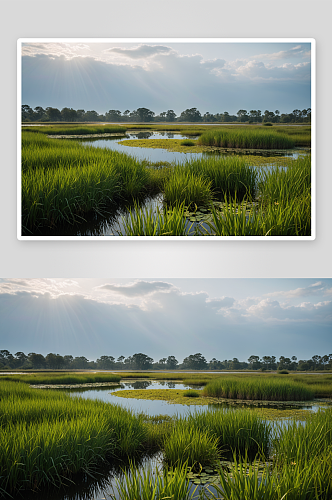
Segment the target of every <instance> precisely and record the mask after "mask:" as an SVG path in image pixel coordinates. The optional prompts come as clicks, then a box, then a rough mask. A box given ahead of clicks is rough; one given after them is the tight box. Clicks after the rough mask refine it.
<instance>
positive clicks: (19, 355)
mask: <svg viewBox="0 0 332 500" xmlns="http://www.w3.org/2000/svg"><path fill="white" fill-rule="evenodd" d="M14 356H15V359H14V365H15V368H20V367H21V366H23V365H24V364H25V363H26V362H27V361H28V356H27V355H26V354H24V352H21V351H18V352H16V353H15V355H14Z"/></svg>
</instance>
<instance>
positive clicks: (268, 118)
mask: <svg viewBox="0 0 332 500" xmlns="http://www.w3.org/2000/svg"><path fill="white" fill-rule="evenodd" d="M263 122H275V114H274V113H273V111H268V110H267V109H266V110H265V111H264V117H263Z"/></svg>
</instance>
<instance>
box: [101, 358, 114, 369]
mask: <svg viewBox="0 0 332 500" xmlns="http://www.w3.org/2000/svg"><path fill="white" fill-rule="evenodd" d="M114 362H115V358H114V357H113V356H100V358H99V359H97V366H98V368H100V369H102V370H111V369H112V368H114Z"/></svg>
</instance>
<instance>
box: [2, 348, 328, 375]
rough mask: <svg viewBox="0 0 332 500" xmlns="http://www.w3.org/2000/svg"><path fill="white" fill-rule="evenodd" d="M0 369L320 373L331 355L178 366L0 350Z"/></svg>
mask: <svg viewBox="0 0 332 500" xmlns="http://www.w3.org/2000/svg"><path fill="white" fill-rule="evenodd" d="M0 369H1V370H10V369H22V370H23V369H24V370H29V369H37V370H38V369H51V370H59V369H70V370H74V369H79V370H81V369H99V370H176V369H180V370H260V371H266V370H290V371H297V370H298V371H317V370H318V371H321V370H332V354H326V355H324V356H318V355H315V356H312V358H311V359H309V360H302V359H301V360H299V361H298V360H297V357H296V356H292V357H291V358H287V357H285V356H280V357H279V359H278V360H277V359H276V357H275V356H263V357H262V358H260V357H259V356H255V355H252V356H250V357H249V358H248V360H247V361H239V360H238V358H233V359H231V360H227V359H225V360H223V361H218V360H217V359H216V358H212V359H211V360H210V361H207V360H206V358H205V357H204V356H203V355H202V354H201V353H196V354H190V355H189V356H187V357H186V358H184V360H183V361H182V363H179V362H178V360H177V359H176V358H175V356H168V357H167V358H166V357H165V358H161V359H159V361H154V360H153V359H152V358H151V357H150V356H148V355H147V354H143V353H136V354H133V355H132V356H128V357H127V358H126V357H125V356H119V357H118V358H115V357H114V356H106V355H104V356H101V357H100V358H98V359H97V360H96V361H89V360H88V359H87V358H86V357H85V356H77V357H75V358H74V357H73V356H71V355H65V356H61V355H60V354H55V353H49V354H47V355H46V356H43V355H42V354H38V353H35V352H30V353H29V354H24V352H20V351H19V352H16V353H15V354H14V355H13V354H11V353H10V352H9V351H7V350H1V351H0Z"/></svg>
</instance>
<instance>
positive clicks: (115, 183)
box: [22, 133, 150, 231]
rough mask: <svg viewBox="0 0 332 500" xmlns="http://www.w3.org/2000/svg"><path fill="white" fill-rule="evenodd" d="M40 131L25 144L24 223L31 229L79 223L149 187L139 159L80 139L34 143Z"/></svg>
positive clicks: (147, 178)
mask: <svg viewBox="0 0 332 500" xmlns="http://www.w3.org/2000/svg"><path fill="white" fill-rule="evenodd" d="M25 134H26V133H24V134H23V136H25ZM40 135H41V134H30V137H28V138H27V140H26V145H24V143H23V149H22V225H23V227H24V228H26V230H28V231H35V230H37V229H38V228H39V227H43V226H48V227H54V226H57V225H59V224H61V223H67V224H70V223H74V222H77V221H80V220H81V219H82V218H83V217H84V216H85V214H87V213H88V212H91V211H95V212H98V213H100V212H105V211H107V210H108V208H109V207H110V206H112V205H113V206H115V205H116V204H118V203H119V201H120V200H122V201H123V200H126V199H133V198H137V197H138V196H140V195H142V194H143V193H145V192H146V189H147V185H148V183H149V180H150V174H149V171H148V169H147V168H146V167H145V166H144V165H143V164H142V163H140V162H139V161H138V160H136V159H134V158H131V157H129V156H127V155H125V154H122V153H118V152H115V151H107V150H104V149H102V148H92V147H85V146H83V145H82V144H79V143H76V142H73V143H69V144H68V143H67V144H66V145H64V144H63V143H64V142H66V141H59V142H58V141H56V142H54V145H53V147H52V146H50V145H48V146H47V147H44V146H40V147H37V148H35V147H34V146H35V144H36V143H38V142H40V141H41V143H43V140H41V139H40ZM32 136H33V137H32ZM31 137H32V138H31ZM47 141H52V140H51V139H48V138H47ZM47 141H46V143H47Z"/></svg>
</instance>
